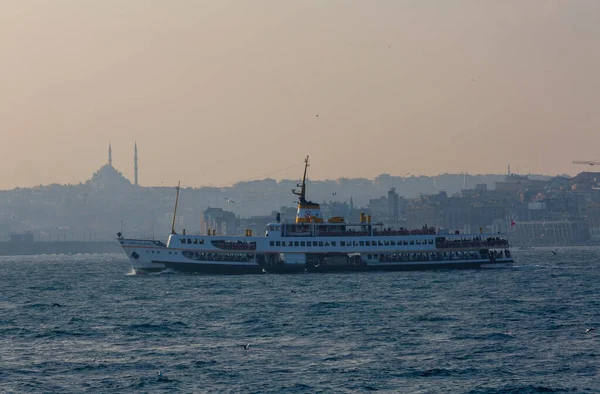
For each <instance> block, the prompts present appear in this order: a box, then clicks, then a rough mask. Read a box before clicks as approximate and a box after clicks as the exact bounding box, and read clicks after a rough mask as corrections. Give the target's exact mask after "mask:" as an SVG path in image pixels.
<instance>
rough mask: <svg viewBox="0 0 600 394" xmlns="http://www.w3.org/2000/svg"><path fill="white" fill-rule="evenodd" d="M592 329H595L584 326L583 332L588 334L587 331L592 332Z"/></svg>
mask: <svg viewBox="0 0 600 394" xmlns="http://www.w3.org/2000/svg"><path fill="white" fill-rule="evenodd" d="M594 330H595V328H586V329H585V333H586V334H588V333H590V332H592V331H594Z"/></svg>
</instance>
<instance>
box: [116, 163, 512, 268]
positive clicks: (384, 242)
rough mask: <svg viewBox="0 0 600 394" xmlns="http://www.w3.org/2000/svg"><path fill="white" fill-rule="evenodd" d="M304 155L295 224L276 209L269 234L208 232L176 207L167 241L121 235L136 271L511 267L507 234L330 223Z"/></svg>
mask: <svg viewBox="0 0 600 394" xmlns="http://www.w3.org/2000/svg"><path fill="white" fill-rule="evenodd" d="M307 168H308V156H307V157H306V160H305V166H304V176H303V178H302V183H301V184H298V187H299V188H300V190H299V191H298V190H293V193H294V194H295V195H297V196H298V208H297V213H296V218H295V222H294V223H282V222H281V220H280V215H279V214H277V216H276V218H275V221H274V222H272V223H269V224H268V225H267V228H266V231H265V234H264V235H262V236H253V235H252V232H251V231H250V230H246V234H245V235H243V236H242V235H240V236H231V235H230V236H224V235H216V234H215V232H214V230H213V231H212V233H211V232H210V230H209V231H208V233H207V234H206V235H190V234H185V230H184V231H183V233H182V234H178V233H176V232H175V229H174V226H175V215H176V212H177V202H178V199H179V186H178V187H177V195H176V200H175V213H174V216H173V225H172V228H171V234H170V235H169V237H168V240H167V243H166V244H165V243H163V242H161V241H155V240H138V239H127V238H124V237H123V235H122V234H121V233H118V234H117V240H118V242H119V243H120V245H121V247H122V248H123V250H124V251H125V253H126V254H127V256H128V258H129V261H130V262H131V265H132V267H133V269H134V270H135V272H136V273H146V272H153V271H163V270H165V269H171V270H175V271H182V272H198V273H208V274H230V275H231V274H264V273H303V272H344V271H374V270H383V271H400V270H424V269H449V268H462V269H474V268H507V267H510V266H512V264H513V259H512V255H511V252H510V249H509V243H508V239H507V238H506V237H504V236H503V235H501V234H485V233H483V232H480V233H479V234H461V233H460V232H459V231H453V232H449V231H447V230H442V229H436V228H432V227H427V226H424V227H422V228H421V229H414V230H408V229H404V228H400V229H392V228H389V227H386V226H385V225H384V223H381V222H378V223H375V222H372V221H371V217H370V216H369V215H365V214H363V213H361V214H360V218H359V220H358V221H357V222H346V221H345V219H344V218H342V217H333V218H330V219H329V220H327V221H325V220H324V219H323V217H322V214H321V210H320V206H319V204H318V203H315V202H312V201H309V200H307V199H306V173H307Z"/></svg>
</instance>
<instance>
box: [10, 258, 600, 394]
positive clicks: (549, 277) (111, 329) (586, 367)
mask: <svg viewBox="0 0 600 394" xmlns="http://www.w3.org/2000/svg"><path fill="white" fill-rule="evenodd" d="M557 252H558V255H557V256H554V255H553V254H552V253H551V251H550V250H549V249H545V250H544V249H538V250H533V251H524V252H515V255H516V259H517V261H518V264H517V267H516V268H514V269H508V270H479V271H474V270H469V271H437V272H432V271H429V272H397V273H361V274H327V275H319V274H304V275H302V274H301V275H295V276H277V275H259V276H238V277H224V276H198V275H182V274H173V273H170V274H168V273H167V274H165V273H163V274H155V275H145V276H142V275H137V276H136V275H130V274H128V273H129V271H130V269H129V265H128V263H127V262H126V260H125V258H124V256H120V255H96V256H40V257H11V258H0V314H1V315H0V392H3V393H7V392H8V393H10V392H16V393H25V392H27V393H31V392H60V393H67V392H73V393H78V392H102V393H112V392H118V393H133V392H136V393H137V392H185V393H190V392H215V393H221V392H233V393H238V392H239V393H246V392H248V393H285V392H290V393H319V392H321V393H337V392H367V391H380V392H394V393H395V392H403V393H406V392H411V393H450V392H451V393H513V392H514V393H537V392H544V393H545V392H589V393H597V392H600V373H599V366H598V365H599V362H600V347H599V345H600V298H599V296H600V294H599V291H598V289H599V283H600V268H599V263H600V250H598V249H585V248H578V249H559V250H557ZM53 303H59V304H60V307H52V305H53ZM588 327H598V331H592V332H590V333H588V334H586V332H585V330H586V328H588ZM247 343H249V344H250V347H249V348H248V350H245V349H244V348H243V346H242V345H244V344H247ZM159 370H162V374H163V375H162V377H159V376H158V371H159Z"/></svg>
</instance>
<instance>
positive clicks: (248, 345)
mask: <svg viewBox="0 0 600 394" xmlns="http://www.w3.org/2000/svg"><path fill="white" fill-rule="evenodd" d="M242 346H243V347H244V350H248V348H249V347H250V344H247V345H242Z"/></svg>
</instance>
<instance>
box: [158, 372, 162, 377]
mask: <svg viewBox="0 0 600 394" xmlns="http://www.w3.org/2000/svg"><path fill="white" fill-rule="evenodd" d="M158 377H159V378H162V370H161V371H158Z"/></svg>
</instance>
